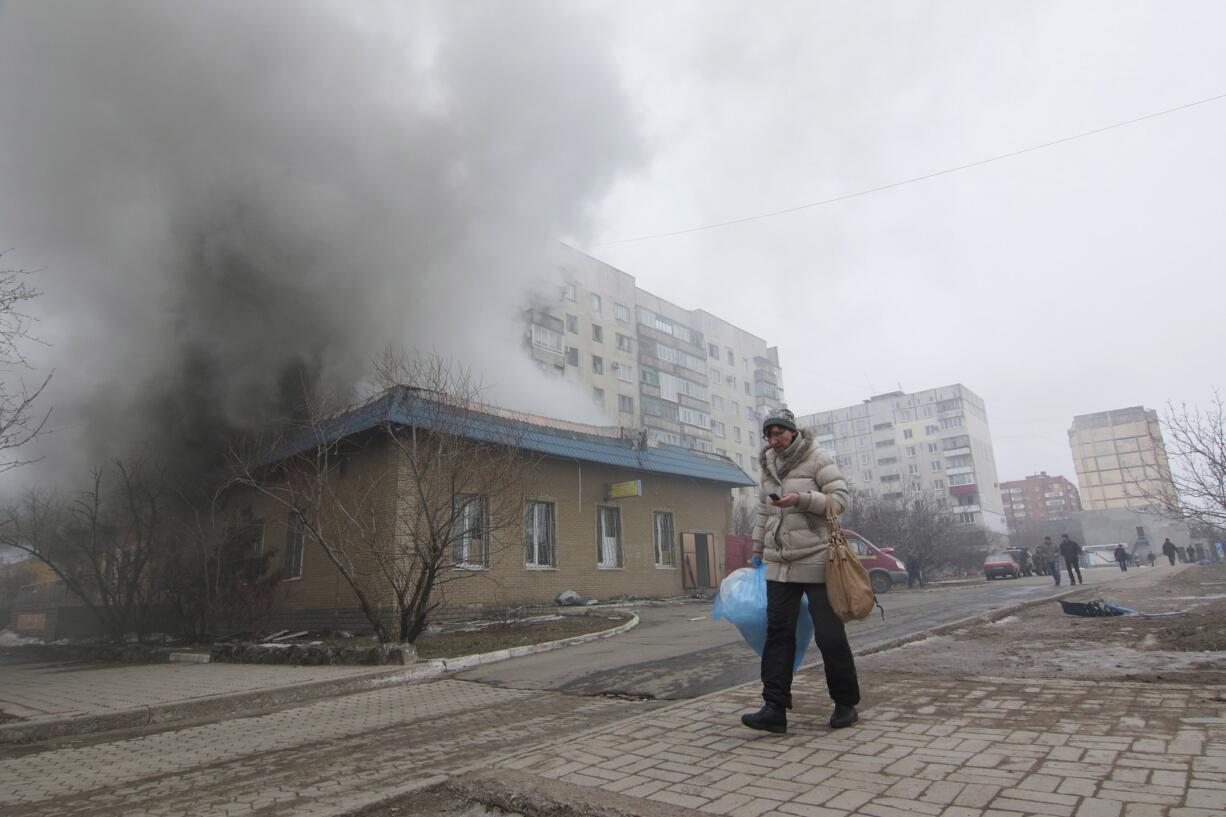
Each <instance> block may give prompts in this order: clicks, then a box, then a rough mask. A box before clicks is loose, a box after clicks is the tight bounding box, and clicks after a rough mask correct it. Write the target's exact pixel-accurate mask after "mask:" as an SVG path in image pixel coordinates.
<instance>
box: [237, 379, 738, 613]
mask: <svg viewBox="0 0 1226 817" xmlns="http://www.w3.org/2000/svg"><path fill="white" fill-rule="evenodd" d="M428 404H429V401H425V400H420V399H407V400H406V399H400V398H398V397H397V396H396V395H394V394H393V395H389V396H388V397H385V398H380V400H379V401H375V402H373V403H371V404H368V406H366V407H363V408H361V409H357V410H355V411H352V412H350V413H348V414H344V415H341V416H340V417H339V418H338V419H337V420H336V421H335V425H336V427H338V428H342V429H343V434H344V435H346V437H345V439H352V440H355V441H357V442H355V443H354V444H353V446H352V450H348V451H347V453H346V454H345V455H344V460H345V462H346V467H345V468H337V469H335V471H334V472H333V473H335V476H334V477H330V478H331V479H335V480H336V481H337V482H336V483H335V484H333V485H331V486H330V487H329V489H328V491H326V492H323V493H322V494H321V495H325V496H327V497H344V496H346V495H347V494H348V493H355V495H357V494H359V493H360V494H361V495H363V496H368V495H370V492H371V490H373V489H372V488H371V487H370V486H378V488H377V490H378V494H377V495H374V496H373V499H372V500H371V501H372V503H373V505H374V506H375V507H376V508H378V509H379V511H380V513H383V514H384V516H385V519H384V521H383V524H382V525H381V526H380V530H382V531H386V532H387V533H384V534H383V535H384V536H387V537H391V536H394V535H397V534H395V533H393V532H394V531H401V533H400V534H399V535H403V528H404V525H405V522H404V520H406V519H410V518H414V511H413V505H414V503H415V502H418V501H419V500H418V497H419V496H420V495H421V493H419V492H418V491H417V490H415V484H416V483H414V482H413V480H412V478H411V477H410V476H409V472H408V470H407V469H406V468H405V466H404V464H403V455H402V453H400V452H398V450H397V448H396V447H395V446H393V445H391V444H390V443H389V440H390V437H389V432H387V431H386V430H380V429H381V428H382V427H383V426H384V425H385V424H388V423H390V424H391V425H392V426H394V427H395V428H397V429H412V430H416V431H417V432H419V433H421V434H423V435H424V434H429V433H432V428H431V427H432V426H434V427H435V428H440V427H441V428H447V429H462V432H461V433H462V434H463V435H464V436H469V437H471V438H473V439H477V440H483V441H486V442H491V441H492V444H494V445H498V444H500V443H499V441H501V440H514V442H515V445H516V447H517V448H518V450H519V452H520V454H521V455H522V456H523V458H524V462H525V463H526V465H525V468H526V470H525V471H524V473H523V474H522V475H521V476H522V482H519V481H517V483H516V487H515V489H514V490H513V491H511V492H510V494H511V495H513V501H514V502H515V503H516V507H514V508H510V507H507V506H505V501H506V500H505V498H504V499H499V498H497V497H479V496H476V495H474V494H470V493H469V490H470V489H471V486H470V487H461V488H460V489H459V490H460V491H461V493H460V494H457V495H456V496H454V497H453V498H452V500H451V501H453V502H454V501H456V500H457V499H459V500H462V501H463V503H464V508H465V509H466V510H465V513H464V514H463V516H462V520H463V521H462V523H461V522H460V521H459V520H457V525H460V526H462V527H463V528H464V529H465V532H464V534H463V536H462V537H457V538H456V539H455V540H454V541H452V543H451V545H450V546H449V547H450V550H451V553H450V555H449V559H448V560H447V563H445V564H444V565H443V568H442V569H443V571H444V573H445V574H447V575H446V577H445V578H444V579H441V580H440V581H439V584H438V585H436V592H438V593H439V599H440V601H441V602H442V607H441V608H440V610H439V615H440V616H441V617H443V618H446V617H452V616H457V615H472V614H481V613H488V612H490V611H495V612H496V611H499V610H507V609H510V608H513V607H519V606H537V605H549V604H552V602H553V599H554V597H555V596H556V595H557V594H558V593H560V592H562V591H564V590H573V591H575V592H577V593H579V594H580V595H582V596H588V597H593V598H598V599H602V598H603V599H607V598H610V597H616V596H628V595H636V596H647V597H672V596H678V595H682V594H684V593H687V592H693V590H694V589H696V588H700V589H708V590H709V589H713V588H715V587H718V585H719V582H720V580H722V579H723V577H724V575H725V573H726V567H725V564H724V537H725V536H726V534H727V533H728V531H729V528H730V525H731V506H732V501H731V497H730V495H729V489H731V488H734V487H738V486H744V485H747V484H748V482H749V479H748V477H747V476H746V475H745V473H744V472H743V471H741V470H740V469H738V468H736V467H734V466H733V465H732V463H731V462H729V461H728V460H727V459H725V458H722V457H718V456H715V455H711V454H703V453H701V452H697V451H691V450H687V449H683V448H678V447H675V446H670V445H665V444H660V443H656V442H655V441H653V440H642V439H639V438H638V435H636V434H630V433H624V432H623V430H622V429H619V428H608V427H605V428H601V427H592V426H581V425H579V424H576V423H564V422H559V421H552V420H549V419H547V418H540V417H528V416H525V415H519V414H513V413H510V412H501V411H499V412H497V413H486V412H481V411H477V412H471V413H466V414H464V415H463V417H462V418H460V415H458V414H454V415H453V413H452V412H450V411H447V412H445V413H443V414H431V413H430V411H429V405H428ZM423 405H424V406H426V408H424V409H420V408H419V407H420V406H423ZM440 418H441V419H440ZM422 439H426V438H425V436H423V437H422ZM500 504H503V510H502V512H501V515H502V519H501V521H500V522H499V521H498V520H495V518H494V517H495V516H497V515H498V513H499V512H498V511H497V508H498V507H499V505H500ZM243 506H249V508H250V511H249V516H250V517H251V518H253V519H257V520H259V524H260V528H261V530H262V531H263V533H262V538H263V540H264V541H265V542H266V543H268V544H269V545H270V546H273V547H277V548H278V549H279V551H280V553H279V558H278V561H279V562H280V565H281V567H280V569H281V571H282V576H283V581H282V595H281V598H280V600H279V604H278V609H277V613H276V615H275V617H274V624H275V626H278V627H287V628H297V629H325V628H326V629H349V630H355V631H364V630H365V629H366V628H367V625H366V624H364V621H365V617H364V615H363V614H362V612H361V611H360V610H359V608H358V605H357V603H356V600H355V597H354V595H353V593H352V591H350V590H349V589H348V586H347V585H346V583H345V582H342V581H340V580H339V574H338V572H337V569H336V567H335V566H334V564H333V562H332V560H331V559H330V558H329V557H328V555H327V554H326V553H325V551H324V549H323V547H322V546H321V545H320V544H318V543H315V542H313V541H312V539H311V537H309V536H304V535H303V533H302V531H301V528H297V529H296V526H295V525H294V524H293V521H294V520H293V514H292V512H291V513H290V514H288V515H287V513H286V511H285V509H284V508H283V507H282V506H281V505H280V504H278V503H275V502H269V501H268V499H267V497H266V496H264V495H261V494H260V493H258V492H252V491H239V492H236V493H234V494H233V495H231V496H230V497H228V499H227V507H228V508H238V507H243ZM469 509H471V511H472V514H471V518H470V514H469V513H468V510H469ZM319 516H320V518H321V519H322V518H325V516H326V513H325V511H324V509H321V510H320V514H319ZM512 517H514V518H513V519H512ZM470 526H471V529H470ZM380 547H382V546H380ZM387 547H388V548H389V549H388V550H387V552H389V553H390V552H396V550H395V548H403V547H404V545H402V544H399V545H398V544H389V545H388V546H387ZM364 553H366V551H364V550H361V549H358V548H354V549H353V550H352V554H353V559H354V560H355V562H357V563H359V564H358V568H357V570H356V572H357V574H358V575H360V576H371V577H373V578H371V579H370V580H369V592H370V594H371V597H372V599H375V600H376V601H377V602H378V603H379V605H380V609H381V610H384V609H386V610H387V611H388V613H389V614H390V612H391V611H392V610H394V605H393V604H392V603H391V602H389V600H388V599H387V592H388V587H387V586H386V583H385V582H381V581H380V580H379V579H378V575H377V573H376V572H375V571H374V570H373V569H369V568H371V566H370V565H365V566H364V565H362V564H360V562H361V560H362V559H363V554H364ZM738 566H739V565H738ZM456 577H458V578H456ZM453 579H455V580H453Z"/></svg>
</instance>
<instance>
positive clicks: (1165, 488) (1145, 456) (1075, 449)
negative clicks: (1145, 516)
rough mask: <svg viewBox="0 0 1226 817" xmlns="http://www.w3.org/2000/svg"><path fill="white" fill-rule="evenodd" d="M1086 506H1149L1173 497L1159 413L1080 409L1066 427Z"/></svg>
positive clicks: (1140, 408)
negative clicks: (1164, 497) (1158, 500)
mask: <svg viewBox="0 0 1226 817" xmlns="http://www.w3.org/2000/svg"><path fill="white" fill-rule="evenodd" d="M1068 440H1069V449H1070V450H1071V451H1072V454H1073V464H1074V465H1075V466H1076V468H1077V482H1078V484H1079V485H1080V486H1081V496H1082V500H1083V501H1084V502H1085V507H1086V508H1087V509H1088V510H1106V509H1108V508H1145V507H1148V506H1150V505H1153V504H1155V503H1154V500H1153V497H1155V496H1174V495H1175V486H1174V484H1172V482H1171V466H1170V462H1169V461H1168V460H1167V456H1166V446H1165V444H1164V443H1163V441H1162V427H1161V425H1160V424H1159V422H1158V413H1157V412H1156V411H1152V410H1150V409H1147V408H1145V407H1144V406H1131V407H1129V408H1122V409H1114V410H1112V411H1100V412H1098V413H1096V414H1080V415H1078V416H1076V417H1074V418H1073V425H1072V427H1071V428H1069V432H1068Z"/></svg>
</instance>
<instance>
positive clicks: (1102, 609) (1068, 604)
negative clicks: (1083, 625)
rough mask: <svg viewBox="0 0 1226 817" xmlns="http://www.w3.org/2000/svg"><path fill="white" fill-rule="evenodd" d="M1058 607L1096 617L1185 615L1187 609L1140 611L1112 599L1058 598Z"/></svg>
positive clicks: (1065, 610) (1074, 613) (1086, 616)
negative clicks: (1073, 599) (1079, 599)
mask: <svg viewBox="0 0 1226 817" xmlns="http://www.w3.org/2000/svg"><path fill="white" fill-rule="evenodd" d="M1060 607H1061V608H1063V609H1064V613H1065V615H1069V616H1082V617H1085V618H1098V617H1104V616H1137V617H1139V618H1165V617H1167V616H1186V615H1187V614H1188V611H1187V610H1171V611H1169V612H1166V613H1140V612H1137V611H1136V610H1133V609H1132V608H1130V607H1123V606H1121V605H1118V604H1116V603H1115V602H1113V601H1107V600H1105V599H1092V600H1090V601H1065V600H1064V599H1060Z"/></svg>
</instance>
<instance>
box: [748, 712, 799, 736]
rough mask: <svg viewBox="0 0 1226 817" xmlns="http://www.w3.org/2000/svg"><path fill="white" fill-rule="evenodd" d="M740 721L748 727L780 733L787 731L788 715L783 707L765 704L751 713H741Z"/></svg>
mask: <svg viewBox="0 0 1226 817" xmlns="http://www.w3.org/2000/svg"><path fill="white" fill-rule="evenodd" d="M741 723H743V724H745V725H746V726H748V727H749V728H750V729H760V730H762V731H763V732H774V733H776V734H780V735H782V734H783V733H785V732H787V731H788V715H787V712H785V711H784V710H783V707H780V706H775V705H774V704H767V705H766V706H764V707H762V708H761V709H759V710H758V711H757V712H754V713H753V714H751V715H742V716H741Z"/></svg>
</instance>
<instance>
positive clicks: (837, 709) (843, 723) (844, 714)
mask: <svg viewBox="0 0 1226 817" xmlns="http://www.w3.org/2000/svg"><path fill="white" fill-rule="evenodd" d="M858 720H860V715H859V714H858V713H857V712H856V708H855V707H854V706H844V705H843V704H835V705H834V714H833V715H831V716H830V728H831V729H843V728H844V727H847V726H851V725H852V724H853V723H855V722H856V721H858Z"/></svg>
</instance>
